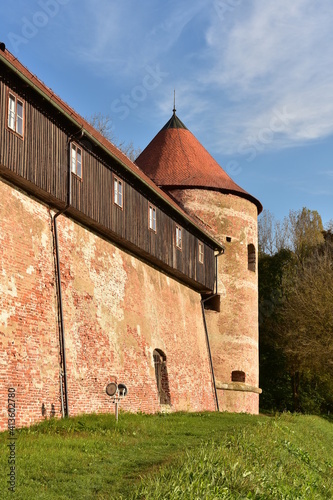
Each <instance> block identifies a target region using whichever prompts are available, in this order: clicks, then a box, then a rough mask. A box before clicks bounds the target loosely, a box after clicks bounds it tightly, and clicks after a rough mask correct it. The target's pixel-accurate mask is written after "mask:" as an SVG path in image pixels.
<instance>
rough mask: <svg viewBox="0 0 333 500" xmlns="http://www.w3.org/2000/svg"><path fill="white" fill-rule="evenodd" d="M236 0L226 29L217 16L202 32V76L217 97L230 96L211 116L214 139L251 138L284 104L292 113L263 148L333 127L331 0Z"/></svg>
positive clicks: (230, 143) (226, 146) (228, 142)
mask: <svg viewBox="0 0 333 500" xmlns="http://www.w3.org/2000/svg"><path fill="white" fill-rule="evenodd" d="M217 1H218V0H217ZM238 3H239V6H238V7H237V8H236V7H235V8H234V9H233V11H232V12H230V13H229V18H228V21H229V24H228V26H227V28H226V29H222V26H221V20H220V19H219V17H218V16H215V17H214V18H213V19H212V24H211V26H210V28H209V30H208V31H207V34H206V41H207V45H208V57H209V60H210V63H211V68H210V70H209V71H207V72H206V73H205V75H204V76H203V77H201V84H202V85H205V86H206V87H207V89H208V88H212V89H213V94H214V96H215V98H216V99H217V100H220V101H223V100H224V99H223V98H221V95H222V94H224V95H226V96H227V98H228V103H227V105H226V109H225V110H223V111H222V110H221V111H220V113H219V114H218V115H217V116H216V123H215V126H216V127H217V130H218V136H219V137H217V138H216V144H215V147H216V148H217V149H220V150H223V151H224V152H225V153H226V152H229V153H231V152H232V153H235V152H236V151H237V150H238V149H239V147H240V145H242V144H244V143H246V142H247V141H248V140H249V138H253V137H258V136H260V134H262V135H263V136H265V133H264V132H263V131H265V130H267V129H270V124H271V122H272V119H273V117H274V114H275V112H276V110H278V111H280V110H283V109H286V110H287V111H288V114H289V115H290V120H289V121H288V123H287V124H286V126H285V127H284V128H282V127H281V130H280V132H277V131H275V132H274V134H273V135H272V134H271V135H272V137H271V140H270V141H267V144H262V146H265V149H271V148H281V147H287V146H291V145H297V144H300V143H305V142H308V141H310V140H313V139H318V138H322V137H325V136H328V135H330V134H332V133H333V122H332V119H331V117H332V113H333V100H332V95H333V66H332V64H331V53H332V50H333V32H332V22H333V3H332V2H330V1H329V0H323V1H321V2H320V4H317V3H315V2H313V1H312V0H293V2H290V1H289V0H280V1H279V2H276V1H275V0H267V1H265V2H262V0H253V1H252V2H251V4H250V6H251V8H249V4H246V7H245V3H244V2H238ZM245 10H246V15H244V14H245ZM232 16H233V18H232V19H230V18H231V17H232ZM211 109H212V110H213V109H215V110H216V102H212V103H211ZM210 119H211V118H210ZM266 137H269V133H268V132H267V133H266ZM221 138H225V140H223V139H222V140H221Z"/></svg>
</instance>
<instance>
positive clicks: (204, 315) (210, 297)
mask: <svg viewBox="0 0 333 500" xmlns="http://www.w3.org/2000/svg"><path fill="white" fill-rule="evenodd" d="M223 254H224V249H222V250H221V251H220V252H219V253H218V254H216V255H215V293H213V295H210V296H209V297H206V298H205V299H201V302H200V303H201V311H202V318H203V324H204V328H205V335H206V341H207V349H208V356H209V364H210V371H211V375H212V381H213V387H214V395H215V407H216V411H220V407H219V400H218V397H217V389H216V381H215V374H214V366H213V359H212V351H211V349H210V342H209V335H208V328H207V321H206V313H205V302H206V301H207V300H210V299H212V298H213V297H216V296H217V295H218V293H217V290H218V287H217V282H218V275H217V259H218V257H220V256H221V255H223Z"/></svg>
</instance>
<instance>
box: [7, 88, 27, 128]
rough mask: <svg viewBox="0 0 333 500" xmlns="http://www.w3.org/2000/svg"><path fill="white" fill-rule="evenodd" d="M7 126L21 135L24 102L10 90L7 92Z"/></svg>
mask: <svg viewBox="0 0 333 500" xmlns="http://www.w3.org/2000/svg"><path fill="white" fill-rule="evenodd" d="M8 128H9V129H10V130H12V131H13V132H16V133H17V134H18V135H20V136H21V137H23V130H24V103H23V101H22V100H21V99H19V98H18V97H17V96H16V95H15V94H12V93H11V92H9V93H8Z"/></svg>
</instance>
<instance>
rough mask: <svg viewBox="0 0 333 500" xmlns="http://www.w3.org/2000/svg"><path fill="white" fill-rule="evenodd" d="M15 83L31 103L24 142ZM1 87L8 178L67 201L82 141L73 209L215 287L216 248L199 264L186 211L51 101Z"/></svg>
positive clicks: (164, 265) (165, 264)
mask: <svg viewBox="0 0 333 500" xmlns="http://www.w3.org/2000/svg"><path fill="white" fill-rule="evenodd" d="M12 87H14V88H12ZM8 88H10V89H11V90H13V91H15V92H16V94H17V95H19V97H20V98H21V99H23V100H24V103H25V109H24V111H25V124H24V140H22V138H19V137H17V135H16V134H14V133H12V132H11V131H10V130H8V128H7V127H6V120H7V116H6V110H7V102H6V101H7V95H8ZM0 91H1V93H0V103H1V109H0V123H1V129H0V141H1V144H0V167H1V170H2V173H3V171H4V168H5V176H6V177H9V178H11V179H12V180H13V181H14V182H16V181H17V180H20V179H21V180H22V182H23V180H24V181H26V184H24V187H25V189H27V190H28V191H30V192H32V193H33V194H34V195H35V196H37V197H40V194H41V193H42V196H41V197H42V199H43V200H44V201H45V200H46V201H48V202H49V203H50V204H52V205H54V206H65V204H66V203H67V201H68V191H69V184H68V180H69V175H68V172H69V170H68V169H69V147H70V141H71V140H75V143H76V144H78V145H79V146H80V148H82V179H81V178H78V177H77V176H75V175H71V176H70V179H71V208H70V209H69V210H68V213H69V214H70V215H72V216H73V217H75V218H76V219H77V220H79V221H81V222H83V223H84V224H87V225H89V226H91V227H92V228H94V229H95V230H97V231H99V232H101V233H102V234H104V235H105V236H106V237H109V238H111V239H114V240H115V241H116V242H117V243H119V244H121V245H123V246H124V247H126V248H128V249H129V250H130V251H131V252H133V253H135V254H137V255H138V256H140V257H141V258H143V259H145V260H148V261H150V262H151V263H152V264H153V265H155V266H158V267H160V268H161V269H162V270H164V271H166V272H170V273H171V274H173V275H174V276H176V277H177V278H178V279H180V280H182V281H184V282H186V283H188V284H190V285H191V286H193V287H194V288H197V289H198V290H212V289H213V288H214V250H213V248H212V246H211V245H210V244H209V243H206V242H204V255H205V261H204V265H202V264H200V263H199V259H198V237H197V235H195V234H193V232H191V231H190V230H189V228H188V227H185V226H186V221H182V220H180V219H181V217H180V215H179V214H177V213H175V214H172V216H171V215H170V213H169V212H170V211H168V207H167V205H166V204H164V203H163V200H160V199H158V198H157V197H156V196H155V195H154V193H152V192H149V189H147V187H145V186H143V185H139V183H138V182H137V181H136V179H135V178H134V176H133V175H131V174H130V173H129V172H126V171H125V170H124V169H122V167H121V165H120V164H119V163H117V161H116V160H115V159H114V158H111V157H109V158H106V156H105V155H103V154H97V153H96V150H94V148H93V147H92V146H91V144H89V142H87V141H86V139H85V138H84V137H81V138H80V137H79V134H78V132H79V131H78V130H76V131H74V130H73V129H71V128H70V126H69V125H68V124H66V123H65V120H64V118H63V116H61V114H58V115H57V114H56V113H53V114H52V112H51V111H52V109H51V108H50V106H49V105H48V103H43V101H42V100H41V99H40V98H36V99H35V98H33V97H34V96H33V95H32V94H31V90H29V89H27V88H24V87H22V88H20V86H19V84H18V82H17V81H14V84H13V83H12V82H11V81H8V80H7V81H6V82H4V81H0ZM66 125H67V127H66ZM74 132H76V133H75V135H74ZM10 173H11V174H12V177H10V175H9V174H10ZM114 174H116V175H117V177H120V178H121V179H122V181H123V183H124V185H123V187H124V200H123V201H124V205H123V209H120V208H119V207H118V206H116V205H115V204H114V203H113V198H112V196H113V189H112V187H113V176H114ZM18 184H19V185H20V182H18ZM21 185H22V183H21ZM148 201H150V202H152V203H154V206H156V219H157V220H156V222H157V232H156V233H155V232H152V231H150V230H149V224H148ZM176 223H178V224H180V225H181V226H182V227H183V229H182V251H181V252H179V251H178V250H177V249H176V246H175V241H174V235H175V225H176ZM199 237H200V233H199Z"/></svg>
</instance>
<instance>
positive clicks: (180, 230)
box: [176, 226, 183, 250]
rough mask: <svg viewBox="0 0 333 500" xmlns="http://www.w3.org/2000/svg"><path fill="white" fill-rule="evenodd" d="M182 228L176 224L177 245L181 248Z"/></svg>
mask: <svg viewBox="0 0 333 500" xmlns="http://www.w3.org/2000/svg"><path fill="white" fill-rule="evenodd" d="M182 243H183V242H182V228H181V227H179V226H176V247H177V248H179V249H180V250H181V248H182Z"/></svg>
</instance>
